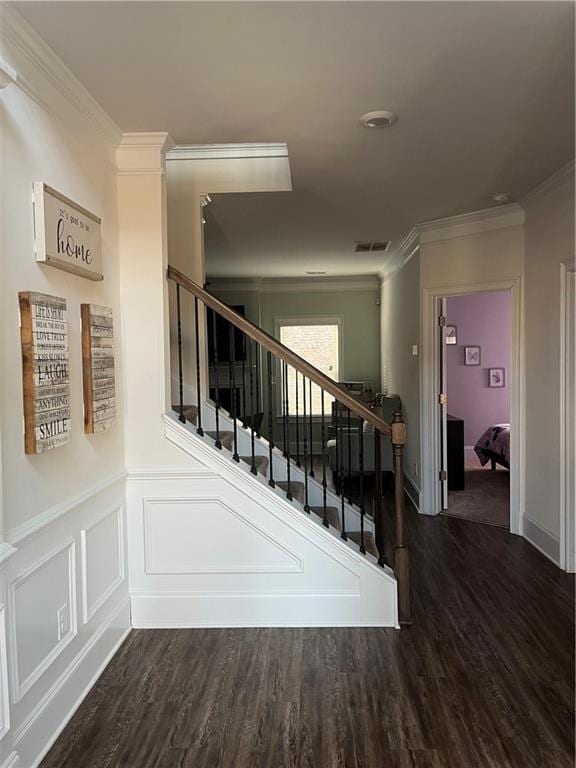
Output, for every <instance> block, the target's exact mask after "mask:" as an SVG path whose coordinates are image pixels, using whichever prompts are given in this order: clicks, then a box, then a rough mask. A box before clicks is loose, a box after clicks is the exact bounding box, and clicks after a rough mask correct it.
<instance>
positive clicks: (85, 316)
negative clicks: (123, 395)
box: [80, 304, 116, 434]
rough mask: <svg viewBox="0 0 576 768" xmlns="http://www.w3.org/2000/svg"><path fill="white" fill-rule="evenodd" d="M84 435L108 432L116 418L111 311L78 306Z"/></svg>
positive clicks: (102, 308)
mask: <svg viewBox="0 0 576 768" xmlns="http://www.w3.org/2000/svg"><path fill="white" fill-rule="evenodd" d="M80 313H81V316H82V373H83V384H84V386H83V388H84V431H85V432H87V433H88V434H93V433H94V432H103V431H104V430H105V429H108V427H110V426H111V425H112V424H113V423H114V419H115V417H116V381H115V377H114V349H113V342H114V326H113V320H112V310H111V309H110V308H109V307H101V306H99V305H97V304H81V305H80Z"/></svg>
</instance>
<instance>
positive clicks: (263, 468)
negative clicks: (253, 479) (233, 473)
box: [240, 456, 268, 475]
mask: <svg viewBox="0 0 576 768" xmlns="http://www.w3.org/2000/svg"><path fill="white" fill-rule="evenodd" d="M240 461H244V462H246V464H249V465H250V466H252V456H240ZM254 465H255V467H256V469H257V470H258V472H259V473H260V474H261V475H265V474H266V473H267V472H268V456H254Z"/></svg>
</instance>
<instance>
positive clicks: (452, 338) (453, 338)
mask: <svg viewBox="0 0 576 768" xmlns="http://www.w3.org/2000/svg"><path fill="white" fill-rule="evenodd" d="M446 344H458V334H457V332H456V326H455V325H447V326H446Z"/></svg>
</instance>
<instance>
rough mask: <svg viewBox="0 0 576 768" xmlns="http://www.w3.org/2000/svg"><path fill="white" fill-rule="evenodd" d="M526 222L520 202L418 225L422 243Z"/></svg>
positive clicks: (505, 227) (450, 238)
mask: <svg viewBox="0 0 576 768" xmlns="http://www.w3.org/2000/svg"><path fill="white" fill-rule="evenodd" d="M523 224H524V209H523V208H522V206H521V205H520V204H519V203H510V204H509V205H500V206H497V207H493V208H485V209H483V210H480V211H471V212H470V213H461V214H458V215H457V216H447V217H446V218H444V219H433V220H432V221H423V222H421V223H420V224H417V225H416V229H417V231H418V233H419V235H420V243H421V244H423V243H434V242H437V241H439V240H452V239H453V238H455V237H466V236H468V235H475V234H479V233H480V232H492V231H495V230H498V229H507V228H508V227H517V226H522V225H523Z"/></svg>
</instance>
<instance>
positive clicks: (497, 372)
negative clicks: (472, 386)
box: [488, 368, 506, 387]
mask: <svg viewBox="0 0 576 768" xmlns="http://www.w3.org/2000/svg"><path fill="white" fill-rule="evenodd" d="M488 386H489V387H504V386H506V374H505V370H504V368H489V369H488Z"/></svg>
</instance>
